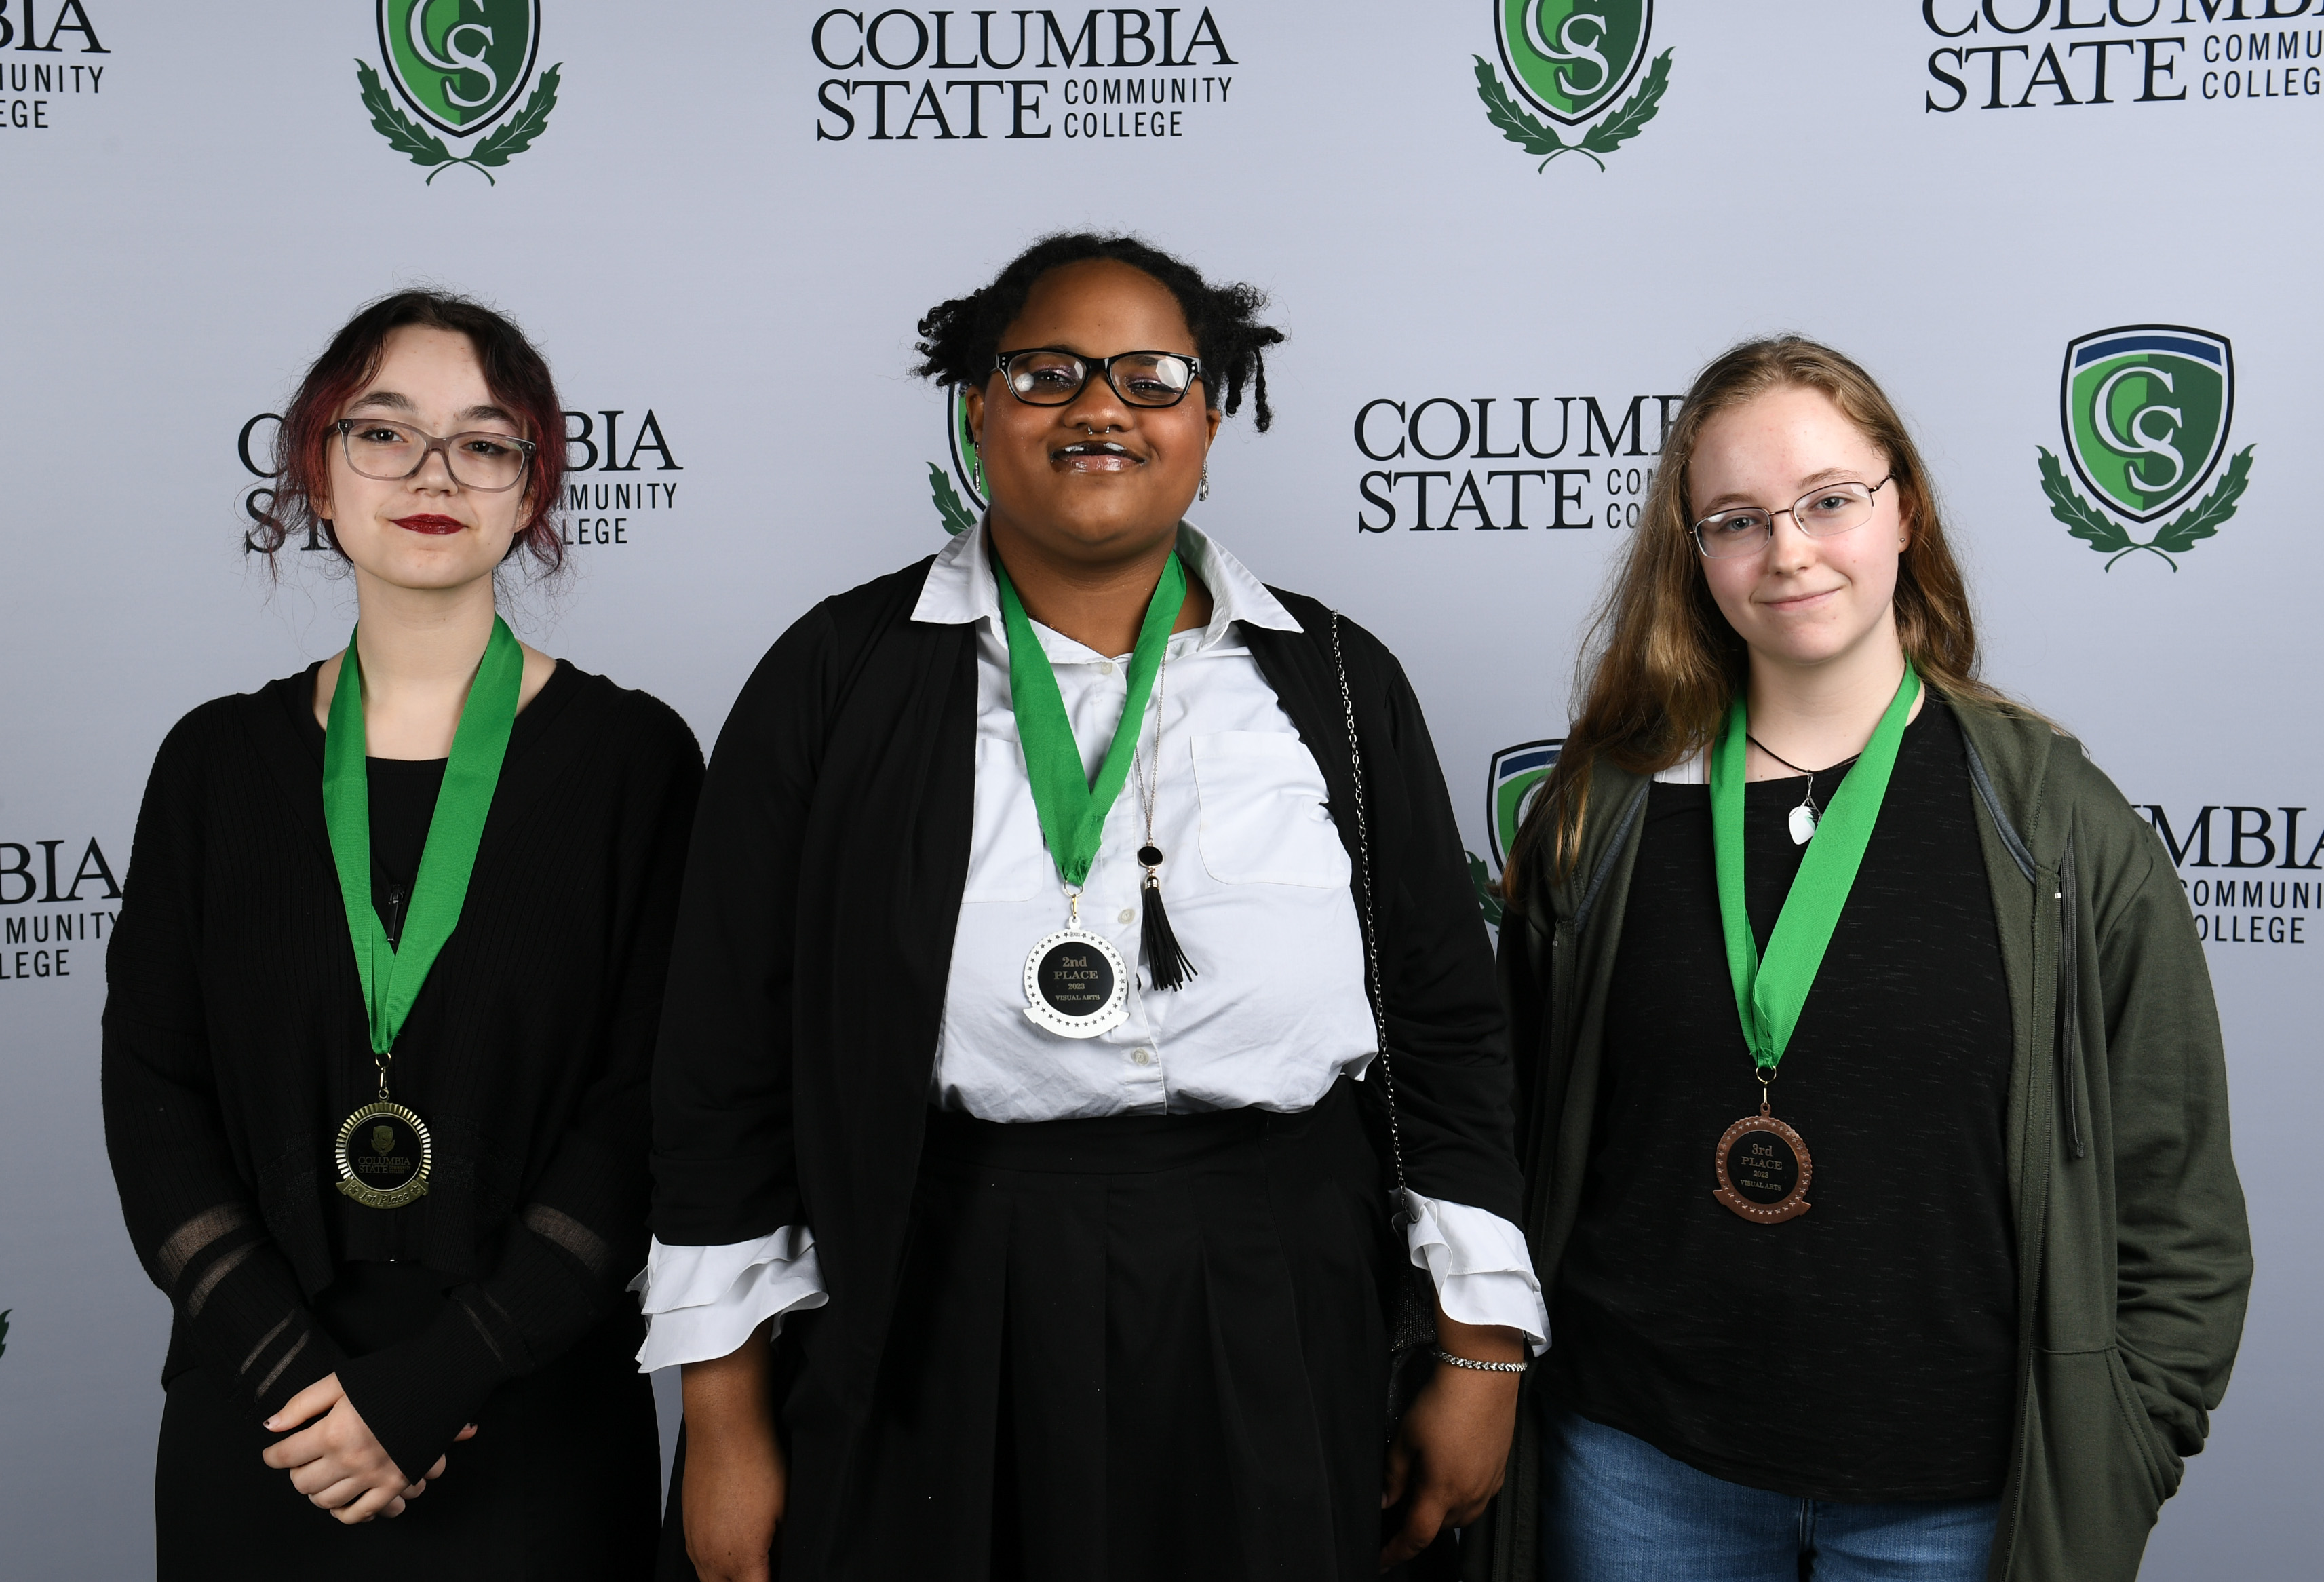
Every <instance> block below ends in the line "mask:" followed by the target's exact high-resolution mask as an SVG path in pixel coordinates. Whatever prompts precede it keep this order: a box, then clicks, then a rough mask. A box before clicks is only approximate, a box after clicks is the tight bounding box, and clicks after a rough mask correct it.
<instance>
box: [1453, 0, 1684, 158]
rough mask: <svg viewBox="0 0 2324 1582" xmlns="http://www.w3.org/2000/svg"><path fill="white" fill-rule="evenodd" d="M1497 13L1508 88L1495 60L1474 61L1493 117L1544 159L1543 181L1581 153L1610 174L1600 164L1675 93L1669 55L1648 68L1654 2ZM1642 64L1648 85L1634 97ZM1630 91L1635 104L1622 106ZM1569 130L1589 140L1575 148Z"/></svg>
mask: <svg viewBox="0 0 2324 1582" xmlns="http://www.w3.org/2000/svg"><path fill="white" fill-rule="evenodd" d="M1492 6H1493V31H1494V33H1495V36H1496V37H1497V39H1498V40H1499V45H1500V58H1501V59H1500V66H1501V71H1506V72H1507V73H1508V83H1507V84H1506V85H1504V83H1503V82H1502V79H1501V75H1500V72H1499V71H1496V70H1495V69H1494V68H1493V63H1492V62H1491V61H1489V60H1486V59H1485V58H1484V57H1483V56H1482V55H1479V56H1476V57H1474V59H1475V60H1476V63H1477V97H1479V98H1481V99H1482V100H1484V101H1485V116H1486V119H1488V120H1489V121H1490V122H1492V124H1493V125H1495V126H1496V127H1498V128H1499V130H1500V134H1501V135H1502V136H1503V137H1505V138H1507V139H1508V141H1509V142H1511V143H1516V144H1517V146H1518V147H1519V148H1521V149H1523V150H1525V152H1526V153H1529V154H1539V155H1540V156H1541V163H1539V164H1538V165H1535V167H1534V169H1535V172H1536V173H1538V172H1539V171H1545V170H1547V169H1548V168H1549V163H1550V162H1551V161H1552V160H1554V159H1555V158H1557V156H1558V155H1560V154H1564V153H1578V154H1581V155H1582V157H1583V158H1585V159H1587V160H1589V161H1590V162H1591V163H1592V164H1594V165H1596V166H1597V167H1598V168H1599V169H1600V170H1601V171H1602V170H1604V169H1605V168H1606V162H1605V160H1604V158H1603V157H1601V156H1603V155H1606V154H1609V153H1613V152H1614V151H1615V150H1616V149H1618V148H1619V147H1620V146H1621V145H1622V144H1623V143H1627V142H1628V141H1629V140H1630V139H1631V138H1633V137H1636V136H1637V134H1638V132H1639V129H1640V128H1642V127H1644V126H1645V125H1646V123H1647V122H1649V121H1651V120H1653V119H1654V118H1655V110H1656V109H1658V108H1659V107H1660V106H1661V105H1662V99H1663V90H1664V89H1665V88H1668V87H1669V86H1670V69H1671V51H1668V50H1665V51H1663V52H1662V53H1661V54H1659V55H1656V56H1655V58H1654V61H1653V64H1651V65H1647V64H1646V41H1647V39H1648V38H1649V37H1650V36H1651V35H1652V34H1653V32H1654V25H1655V6H1654V0H1492ZM1642 66H1643V67H1645V69H1646V80H1645V81H1644V82H1642V83H1639V84H1638V87H1637V91H1636V92H1635V93H1631V92H1629V89H1630V85H1631V84H1632V82H1634V81H1636V80H1637V77H1638V75H1639V69H1640V68H1641V67H1642ZM1512 89H1514V90H1515V91H1514V93H1513V92H1512V91H1511V90H1512ZM1625 93H1628V94H1629V97H1627V98H1622V96H1623V95H1624V94H1625ZM1618 98H1621V103H1620V105H1619V106H1618V107H1615V100H1616V99H1618ZM1526 106H1532V108H1531V109H1528V108H1527V107H1526ZM1609 108H1610V109H1611V113H1610V114H1608V113H1607V112H1608V111H1609ZM1534 110H1538V111H1540V112H1541V115H1542V116H1548V117H1549V119H1548V120H1547V121H1544V120H1543V119H1541V118H1540V116H1535V114H1533V111H1534ZM1560 126H1563V127H1564V128H1566V129H1567V131H1568V133H1571V132H1572V130H1573V129H1575V128H1577V127H1578V128H1581V129H1582V130H1581V134H1580V135H1579V136H1577V137H1575V138H1574V139H1573V140H1572V142H1568V141H1566V139H1565V138H1564V137H1563V136H1561V135H1560V134H1559V133H1558V128H1559V127H1560Z"/></svg>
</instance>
